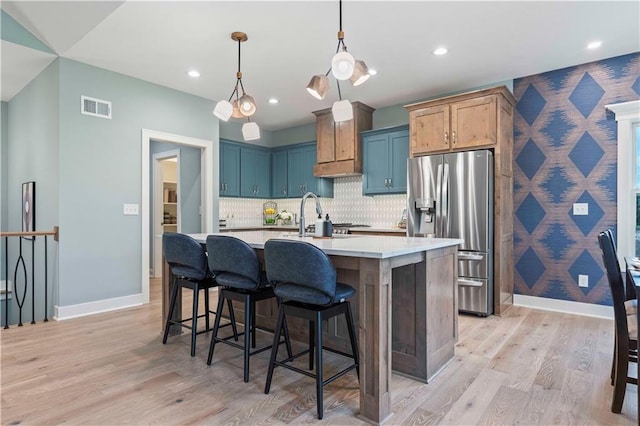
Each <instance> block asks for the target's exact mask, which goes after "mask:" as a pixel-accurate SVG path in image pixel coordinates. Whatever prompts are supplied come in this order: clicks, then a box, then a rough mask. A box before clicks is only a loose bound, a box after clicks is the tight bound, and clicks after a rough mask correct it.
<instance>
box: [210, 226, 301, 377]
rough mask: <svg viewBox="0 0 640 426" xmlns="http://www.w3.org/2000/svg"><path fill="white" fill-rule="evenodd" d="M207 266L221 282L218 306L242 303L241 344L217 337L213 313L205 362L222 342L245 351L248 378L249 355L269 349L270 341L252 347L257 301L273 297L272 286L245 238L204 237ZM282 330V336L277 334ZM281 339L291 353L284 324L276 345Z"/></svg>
mask: <svg viewBox="0 0 640 426" xmlns="http://www.w3.org/2000/svg"><path fill="white" fill-rule="evenodd" d="M207 252H208V254H209V257H208V261H209V269H210V270H211V271H212V272H213V273H214V274H215V277H216V281H217V282H218V284H220V285H221V286H222V288H221V290H220V294H219V296H218V309H221V307H222V306H223V302H224V301H225V300H227V301H228V303H229V304H231V301H232V300H236V301H239V302H242V303H244V331H243V332H242V333H240V334H241V335H244V345H240V344H237V343H234V342H230V341H229V338H221V337H218V330H219V324H220V318H218V317H216V321H215V323H214V325H213V335H212V336H211V344H210V346H209V356H208V357H207V364H208V365H211V360H212V358H213V352H214V350H215V346H216V343H225V344H227V345H230V346H233V347H235V348H239V349H242V350H243V351H244V381H245V383H246V382H248V381H249V358H250V357H251V356H252V355H256V354H259V353H261V352H264V351H266V350H269V349H271V345H269V346H265V347H262V348H260V349H257V350H254V351H251V349H252V348H254V349H255V347H256V328H257V327H256V302H259V301H261V300H266V299H272V298H274V297H276V295H275V294H274V293H273V288H272V287H271V286H270V285H269V282H268V281H267V277H266V275H265V273H264V271H263V270H262V264H261V263H260V259H259V258H258V255H257V254H256V252H255V250H254V249H253V248H252V247H251V246H250V245H249V244H247V243H246V242H244V241H242V240H240V239H238V238H235V237H232V236H229V235H209V236H208V237H207ZM282 334H284V340H283V341H281V340H280V336H281V335H282ZM282 343H284V344H285V345H286V347H287V352H288V353H289V354H291V342H290V340H289V332H288V330H287V327H286V324H285V327H284V330H280V329H278V330H276V332H275V337H274V342H273V344H274V345H275V346H278V345H280V344H282Z"/></svg>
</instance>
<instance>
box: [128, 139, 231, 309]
mask: <svg viewBox="0 0 640 426" xmlns="http://www.w3.org/2000/svg"><path fill="white" fill-rule="evenodd" d="M151 139H153V140H156V141H160V142H169V143H175V144H179V145H187V146H192V147H196V148H200V149H201V152H202V164H203V167H202V170H201V178H200V181H201V185H200V186H201V188H202V193H203V194H204V197H203V199H202V200H201V201H202V216H203V222H204V225H205V226H204V227H203V229H202V232H203V233H207V234H209V233H212V232H217V231H218V218H219V212H218V210H219V209H218V204H219V200H220V195H219V194H218V188H219V187H220V185H219V180H220V175H219V173H214V172H213V169H214V164H217V163H218V161H219V160H218V157H219V153H218V150H219V146H220V145H219V142H218V139H217V138H216V139H214V140H212V141H211V140H205V139H197V138H191V137H188V136H180V135H173V134H170V133H164V132H158V131H155V130H148V129H142V136H141V145H142V158H141V160H140V161H141V171H142V176H141V179H140V180H141V194H142V204H141V209H140V210H141V211H140V215H141V219H142V226H141V230H140V233H141V240H142V256H141V258H142V259H141V269H140V270H141V282H142V303H149V226H150V225H149V204H150V201H149V198H150V197H149V158H150V157H149V156H150V144H151Z"/></svg>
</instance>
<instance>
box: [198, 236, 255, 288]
mask: <svg viewBox="0 0 640 426" xmlns="http://www.w3.org/2000/svg"><path fill="white" fill-rule="evenodd" d="M207 253H208V254H209V269H210V270H211V272H213V274H214V275H215V277H216V281H217V282H218V284H220V285H223V286H227V287H235V288H243V289H248V290H254V289H257V288H259V287H262V286H264V285H265V284H266V279H262V277H261V275H262V265H261V263H260V259H258V255H257V254H256V251H255V250H254V249H253V248H252V247H251V246H250V245H249V244H247V243H246V242H244V241H242V240H240V239H238V238H236V237H232V236H230V235H209V236H208V237H207Z"/></svg>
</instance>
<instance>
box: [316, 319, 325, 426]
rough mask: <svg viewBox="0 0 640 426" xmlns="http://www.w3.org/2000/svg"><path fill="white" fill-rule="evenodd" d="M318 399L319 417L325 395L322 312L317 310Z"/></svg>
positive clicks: (319, 417) (322, 411) (322, 409)
mask: <svg viewBox="0 0 640 426" xmlns="http://www.w3.org/2000/svg"><path fill="white" fill-rule="evenodd" d="M315 326H316V395H317V396H316V400H317V403H318V419H320V420H322V415H323V414H324V407H323V405H324V404H323V402H324V397H323V392H322V387H323V385H322V314H321V313H320V311H318V312H316V321H315Z"/></svg>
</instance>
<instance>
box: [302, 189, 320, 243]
mask: <svg viewBox="0 0 640 426" xmlns="http://www.w3.org/2000/svg"><path fill="white" fill-rule="evenodd" d="M309 197H312V198H315V199H316V213H318V214H319V215H320V216H322V207H321V206H320V200H319V199H318V196H317V195H316V194H314V193H313V192H307V193H306V194H304V195H303V196H302V201H300V231H299V232H298V236H299V237H304V236H305V231H306V229H305V223H304V222H305V220H304V204H305V202H306V201H307V198H309Z"/></svg>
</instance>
